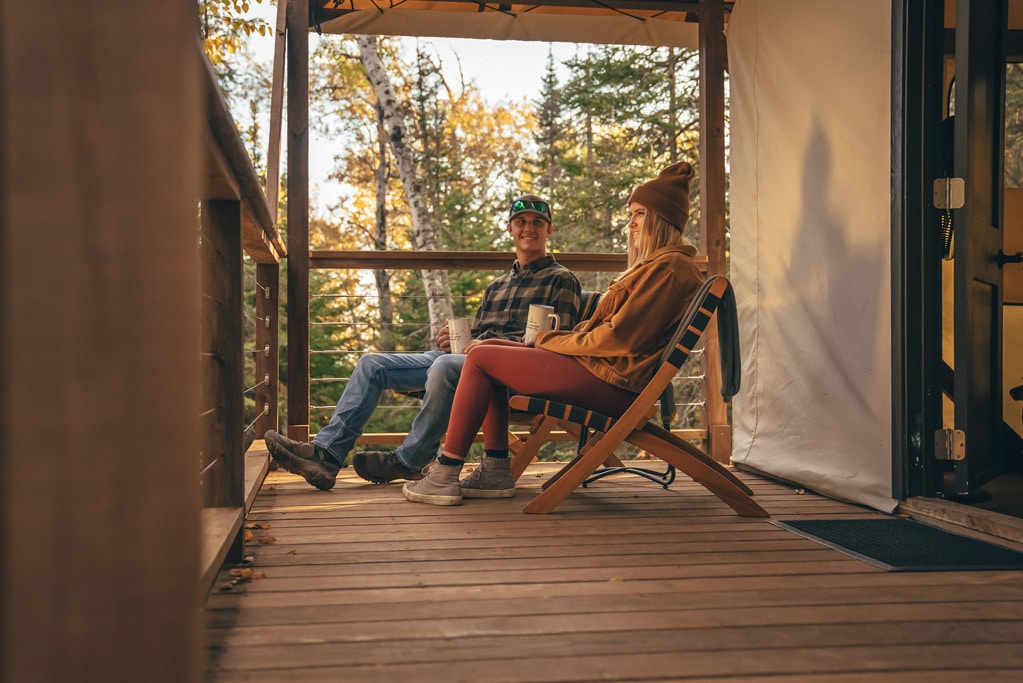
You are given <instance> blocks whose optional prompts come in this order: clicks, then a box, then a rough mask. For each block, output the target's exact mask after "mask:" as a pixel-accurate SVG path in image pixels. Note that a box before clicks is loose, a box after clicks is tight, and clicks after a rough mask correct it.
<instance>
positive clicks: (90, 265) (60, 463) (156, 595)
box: [0, 0, 202, 682]
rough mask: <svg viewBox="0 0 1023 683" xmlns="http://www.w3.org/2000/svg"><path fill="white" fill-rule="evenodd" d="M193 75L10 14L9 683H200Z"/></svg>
mask: <svg viewBox="0 0 1023 683" xmlns="http://www.w3.org/2000/svg"><path fill="white" fill-rule="evenodd" d="M197 57H198V36H197V25H196V7H195V3H194V2H192V3H189V2H180V1H179V2H170V3H167V2H164V3H150V2H131V3H126V2H120V1H116V0H93V1H91V2H87V3H64V4H52V3H35V2H30V3H29V2H16V1H15V0H2V2H0V159H2V161H0V163H2V166H0V239H2V244H0V259H2V267H0V280H2V286H0V349H2V351H3V353H2V354H0V420H2V423H0V424H2V429H0V435H2V439H3V443H2V446H0V524H2V527H0V553H2V556H0V618H2V625H0V680H4V681H33V682H34V681H106V682H109V681H147V682H153V681H175V682H180V681H186V682H187V681H197V680H199V678H200V671H201V666H202V662H201V652H202V649H201V642H200V630H199V607H200V604H201V603H200V600H201V598H202V596H201V594H200V591H199V589H198V566H199V540H198V539H199V532H198V525H199V523H198V518H199V490H198V437H197V419H196V417H197V415H198V414H199V412H200V407H199V406H198V396H199V391H198V366H197V349H198V329H199V325H198V307H199V300H198V279H197V277H198V272H199V268H198V261H197V253H196V244H197V226H196V211H197V208H196V202H195V198H196V197H197V187H198V166H199V162H198V158H199V157H198V145H199V141H200V135H199V127H198V115H199V91H198V83H199V81H198V79H197V78H196V75H197V73H198V62H197V61H196V60H197Z"/></svg>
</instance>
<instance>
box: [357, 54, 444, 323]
mask: <svg viewBox="0 0 1023 683" xmlns="http://www.w3.org/2000/svg"><path fill="white" fill-rule="evenodd" d="M357 40H358V43H359V54H360V56H361V58H362V64H363V66H365V68H366V75H367V77H368V78H369V82H370V83H371V84H372V85H373V90H374V91H375V92H376V96H377V101H378V102H379V105H380V109H381V111H382V112H383V118H384V128H385V130H386V131H387V135H388V137H389V139H390V143H391V152H392V153H393V154H394V160H395V163H396V164H397V166H398V176H399V177H400V178H401V184H402V187H404V189H405V198H406V200H407V201H408V205H409V210H410V211H411V214H412V230H413V232H414V234H415V239H416V248H417V249H419V250H421V251H435V250H436V249H437V237H436V235H435V234H434V231H433V223H432V221H431V220H430V212H429V209H428V208H427V203H426V197H425V196H424V192H423V186H422V183H421V182H420V180H419V174H418V173H417V172H416V163H415V159H414V158H413V154H412V149H411V148H410V147H409V146H408V144H407V142H406V141H407V139H408V129H407V127H406V125H405V117H404V115H403V114H402V110H401V102H400V101H399V100H398V97H397V95H396V94H395V92H394V88H393V87H392V86H391V79H390V78H389V77H388V75H387V72H386V71H385V70H384V65H383V62H382V61H381V60H380V54H379V52H378V51H377V38H376V36H358V38H357ZM421 275H422V278H423V288H424V289H425V291H426V300H427V304H428V310H429V313H430V340H431V342H432V341H433V340H436V338H437V333H438V332H439V331H440V328H441V327H442V326H443V325H444V323H445V321H446V320H447V319H448V318H450V317H452V308H451V290H450V288H449V287H448V276H447V272H446V271H435V270H423V271H421Z"/></svg>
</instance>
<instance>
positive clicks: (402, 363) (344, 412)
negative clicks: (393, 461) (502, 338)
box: [313, 351, 465, 471]
mask: <svg viewBox="0 0 1023 683" xmlns="http://www.w3.org/2000/svg"><path fill="white" fill-rule="evenodd" d="M464 364H465V356H464V355H462V354H450V353H444V352H443V351H427V352H426V353H370V354H367V355H365V356H363V357H362V358H360V359H359V362H358V363H357V364H356V365H355V370H354V371H353V372H352V376H351V378H350V379H349V380H348V386H347V387H345V390H344V392H343V393H342V394H341V398H340V399H338V402H337V407H336V408H335V409H334V414H333V415H332V416H331V418H330V422H329V423H328V424H327V426H326V427H324V428H323V429H321V430H320V431H319V432H317V434H316V436H315V437H314V438H313V443H314V444H316V445H317V446H320V447H321V448H325V449H326V450H327V451H329V452H330V453H331V455H333V456H334V457H335V458H337V460H338V462H344V459H345V458H346V457H347V456H348V452H349V451H350V450H352V447H353V446H354V445H355V440H356V439H357V438H358V437H359V435H361V434H362V428H363V427H364V426H365V425H366V422H367V421H368V420H369V418H370V415H372V414H373V410H374V409H375V408H376V407H377V403H379V402H380V395H381V393H383V392H384V391H385V390H388V389H389V390H392V391H423V390H425V391H426V395H425V396H424V397H423V406H422V408H421V409H420V410H419V414H418V415H416V418H415V420H414V421H413V422H412V427H411V428H410V429H409V433H408V436H407V437H405V442H404V443H403V444H402V445H401V446H399V447H398V449H397V450H396V451H395V453H396V455H397V457H398V462H400V463H401V464H402V465H404V466H405V467H408V468H409V469H413V470H417V471H418V470H421V469H423V468H424V467H425V466H426V465H428V464H429V463H430V461H432V460H433V459H434V457H436V455H437V449H438V448H439V447H440V439H441V437H442V436H444V433H445V432H447V429H448V418H449V417H450V416H451V402H452V400H453V399H454V396H455V388H456V387H457V386H458V377H459V376H460V375H461V374H462V366H463V365H464Z"/></svg>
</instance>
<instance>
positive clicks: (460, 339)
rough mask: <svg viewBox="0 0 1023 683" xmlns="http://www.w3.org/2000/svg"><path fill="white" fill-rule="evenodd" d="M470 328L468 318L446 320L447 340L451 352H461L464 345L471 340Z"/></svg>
mask: <svg viewBox="0 0 1023 683" xmlns="http://www.w3.org/2000/svg"><path fill="white" fill-rule="evenodd" d="M470 328H471V325H470V323H469V319H468V318H451V319H450V320H448V340H449V341H450V342H451V353H463V350H464V349H465V345H466V344H468V343H469V342H471V341H472V332H471V330H470Z"/></svg>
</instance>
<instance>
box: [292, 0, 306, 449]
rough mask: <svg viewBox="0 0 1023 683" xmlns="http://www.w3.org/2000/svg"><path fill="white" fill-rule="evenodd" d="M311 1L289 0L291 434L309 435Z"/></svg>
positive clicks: (300, 437)
mask: <svg viewBox="0 0 1023 683" xmlns="http://www.w3.org/2000/svg"><path fill="white" fill-rule="evenodd" d="M308 22H309V2H308V0H288V10H287V27H288V35H287V44H288V58H287V72H288V253H289V254H290V256H289V258H288V429H287V431H288V435H289V436H290V437H291V438H293V439H298V440H300V441H306V440H308V438H309V33H308V26H309V24H308Z"/></svg>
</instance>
